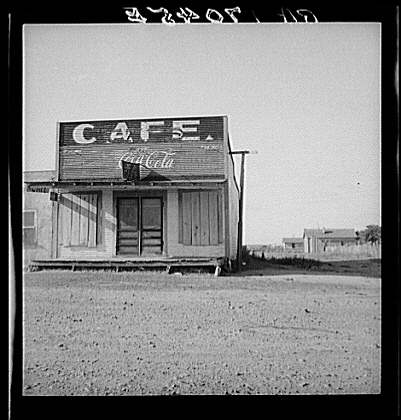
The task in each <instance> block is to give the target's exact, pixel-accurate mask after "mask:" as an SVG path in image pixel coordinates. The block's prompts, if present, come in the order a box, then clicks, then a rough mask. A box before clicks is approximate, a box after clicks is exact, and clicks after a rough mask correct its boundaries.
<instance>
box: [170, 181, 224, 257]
mask: <svg viewBox="0 0 401 420" xmlns="http://www.w3.org/2000/svg"><path fill="white" fill-rule="evenodd" d="M187 194H188V193H187ZM189 194H191V193H189ZM197 194H198V195H199V197H200V194H202V196H203V197H205V196H206V194H203V191H202V192H197ZM197 194H196V193H195V194H194V196H197ZM207 195H208V198H209V199H210V198H211V201H209V203H210V202H212V205H213V203H217V197H218V196H219V197H221V206H224V195H223V189H222V187H214V189H213V190H208V194H207ZM191 196H192V194H191ZM179 197H182V194H181V193H180V192H179V191H178V190H169V191H168V192H167V214H166V233H167V243H166V255H168V256H170V257H225V255H226V253H225V243H224V241H223V238H224V237H225V227H224V223H223V220H222V222H221V234H220V235H221V238H222V240H221V241H220V243H218V232H217V231H218V229H217V223H218V221H217V220H215V219H210V218H209V235H210V236H209V243H210V244H209V245H203V244H202V231H203V230H206V229H205V225H204V227H203V230H202V220H203V221H204V223H205V219H203V218H202V215H201V210H200V219H199V222H200V225H199V226H200V227H199V229H200V230H201V234H200V238H199V243H198V244H197V245H195V244H192V240H191V235H192V218H189V214H192V199H191V200H186V199H184V200H182V209H183V210H182V211H183V213H184V212H186V214H188V217H186V218H185V217H183V216H180V213H181V212H180V211H179V209H180V205H179V201H180V200H179ZM195 200H197V199H195ZM199 200H200V198H199ZM199 208H200V209H201V208H202V207H201V206H200V203H199ZM184 209H186V210H184ZM195 213H197V212H195ZM196 217H197V216H196ZM181 218H182V220H183V224H182V229H180V228H179V220H181ZM185 221H186V223H185ZM212 228H213V229H212ZM180 232H181V233H180ZM204 235H205V236H204V240H205V237H206V234H205V233H204ZM181 236H182V240H181Z"/></svg>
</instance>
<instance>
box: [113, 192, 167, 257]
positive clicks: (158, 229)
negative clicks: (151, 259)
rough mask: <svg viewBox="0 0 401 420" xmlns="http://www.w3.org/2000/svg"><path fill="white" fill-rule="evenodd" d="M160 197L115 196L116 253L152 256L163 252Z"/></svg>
mask: <svg viewBox="0 0 401 420" xmlns="http://www.w3.org/2000/svg"><path fill="white" fill-rule="evenodd" d="M162 203H163V200H162V198H160V197H149V198H148V197H142V198H118V199H117V254H118V255H124V254H125V255H133V256H138V255H153V254H161V253H162V251H163V218H162Z"/></svg>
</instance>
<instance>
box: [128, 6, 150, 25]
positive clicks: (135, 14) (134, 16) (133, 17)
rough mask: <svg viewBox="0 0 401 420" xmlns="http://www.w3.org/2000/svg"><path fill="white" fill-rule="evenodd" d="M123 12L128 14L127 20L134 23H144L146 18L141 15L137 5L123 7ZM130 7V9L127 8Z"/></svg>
mask: <svg viewBox="0 0 401 420" xmlns="http://www.w3.org/2000/svg"><path fill="white" fill-rule="evenodd" d="M125 9H126V10H125V14H126V15H127V16H128V20H129V21H130V22H134V23H146V21H147V19H146V18H145V17H143V16H142V15H141V14H140V13H139V10H138V8H137V7H130V8H128V7H127V8H125ZM129 9H132V10H129Z"/></svg>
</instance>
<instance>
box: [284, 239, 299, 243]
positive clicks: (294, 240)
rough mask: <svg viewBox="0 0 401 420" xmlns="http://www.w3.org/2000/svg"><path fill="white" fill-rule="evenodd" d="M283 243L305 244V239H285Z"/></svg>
mask: <svg viewBox="0 0 401 420" xmlns="http://www.w3.org/2000/svg"><path fill="white" fill-rule="evenodd" d="M283 242H290V243H303V242H304V240H303V238H283Z"/></svg>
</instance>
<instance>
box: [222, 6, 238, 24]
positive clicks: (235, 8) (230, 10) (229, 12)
mask: <svg viewBox="0 0 401 420" xmlns="http://www.w3.org/2000/svg"><path fill="white" fill-rule="evenodd" d="M224 11H225V12H226V13H227V14H228V15H229V16H230V18H231V19H232V20H233V22H235V23H238V19H237V17H236V16H234V12H236V13H241V9H240V8H239V7H234V8H233V9H224Z"/></svg>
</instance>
